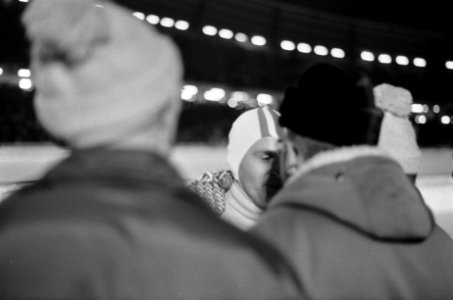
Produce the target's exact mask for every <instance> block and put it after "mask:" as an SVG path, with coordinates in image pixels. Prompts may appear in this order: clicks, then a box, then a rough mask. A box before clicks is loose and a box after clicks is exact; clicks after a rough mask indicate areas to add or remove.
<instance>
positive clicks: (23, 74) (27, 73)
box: [17, 69, 31, 78]
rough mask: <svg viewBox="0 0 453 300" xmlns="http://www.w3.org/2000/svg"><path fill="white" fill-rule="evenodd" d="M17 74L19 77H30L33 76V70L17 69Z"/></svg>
mask: <svg viewBox="0 0 453 300" xmlns="http://www.w3.org/2000/svg"><path fill="white" fill-rule="evenodd" d="M17 75H18V76H19V77H25V78H28V77H30V76H31V71H30V69H19V71H17Z"/></svg>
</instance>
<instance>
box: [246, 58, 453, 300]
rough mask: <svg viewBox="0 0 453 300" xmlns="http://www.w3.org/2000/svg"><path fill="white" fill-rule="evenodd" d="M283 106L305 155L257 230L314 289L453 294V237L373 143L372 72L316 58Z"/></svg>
mask: <svg viewBox="0 0 453 300" xmlns="http://www.w3.org/2000/svg"><path fill="white" fill-rule="evenodd" d="M280 113H281V117H280V124H281V125H282V126H284V127H286V128H287V129H288V137H289V140H290V141H291V142H292V144H293V145H294V147H295V148H296V150H297V154H298V157H300V158H301V161H302V159H305V160H306V161H305V162H303V163H301V164H300V166H299V168H298V170H297V171H296V173H295V174H294V175H292V176H291V177H290V178H289V179H288V181H287V182H286V183H285V186H284V187H283V189H282V190H281V191H280V192H279V193H278V194H277V195H276V196H275V197H274V198H273V199H272V201H271V202H270V203H269V206H268V209H267V210H266V211H265V212H264V213H263V215H262V216H261V218H260V220H259V221H258V222H257V224H256V226H255V227H254V228H253V229H252V231H253V232H257V233H259V234H262V235H263V236H265V237H267V238H268V239H269V240H270V241H272V242H273V243H274V244H275V245H276V246H279V247H280V249H281V250H282V252H284V253H285V254H286V255H287V256H288V257H289V258H290V259H291V260H292V263H293V264H294V266H295V267H296V269H297V271H298V274H299V276H300V278H301V280H302V284H303V285H304V287H305V289H306V291H307V294H308V295H309V297H312V298H313V299H323V300H326V299H380V300H382V299H411V300H413V299H421V300H422V299H451V298H453V243H452V241H451V240H450V239H449V237H448V236H447V235H446V234H445V233H444V232H443V231H441V230H439V228H438V227H437V226H436V225H435V224H434V222H433V217H432V214H431V212H430V210H429V209H428V208H427V207H426V205H425V203H424V202H423V199H422V198H421V196H420V194H419V193H418V191H417V190H416V189H415V187H414V185H413V184H412V183H411V182H410V181H409V180H408V178H407V177H406V175H405V173H404V171H403V170H402V168H401V167H400V165H399V164H398V163H397V162H396V161H394V160H393V159H392V158H391V157H390V156H389V155H388V154H386V152H384V151H383V150H382V149H380V148H378V147H376V145H377V144H378V140H379V133H380V127H381V124H382V119H383V117H384V113H383V112H382V110H379V109H377V108H376V107H375V105H374V98H373V91H372V88H371V86H370V85H369V80H368V79H367V78H366V77H363V76H361V75H360V74H356V73H354V72H349V71H346V70H343V69H340V68H338V67H336V66H333V65H329V64H317V65H315V66H313V67H311V68H309V69H308V70H307V71H306V72H305V73H303V74H302V76H301V78H300V80H299V82H298V85H297V86H296V87H291V88H288V89H287V91H286V93H285V98H284V100H283V102H282V105H281V108H280ZM321 115H322V116H323V117H322V118H321V117H320V116H321Z"/></svg>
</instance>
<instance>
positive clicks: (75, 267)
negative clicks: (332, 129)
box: [0, 150, 301, 300]
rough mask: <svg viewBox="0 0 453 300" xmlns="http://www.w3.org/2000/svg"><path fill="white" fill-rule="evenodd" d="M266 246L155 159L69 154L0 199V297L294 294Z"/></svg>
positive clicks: (282, 265) (285, 269)
mask: <svg viewBox="0 0 453 300" xmlns="http://www.w3.org/2000/svg"><path fill="white" fill-rule="evenodd" d="M299 293H301V290H300V289H299V287H298V284H297V281H296V279H295V276H294V273H293V272H292V271H291V268H290V267H289V266H288V265H287V264H286V262H285V261H284V259H283V258H282V257H281V256H280V255H279V254H278V253H277V252H276V251H275V250H274V249H273V248H272V247H270V246H269V245H268V244H266V243H264V242H262V241H261V240H259V239H256V238H253V237H252V236H250V235H248V234H246V233H244V232H242V231H240V230H237V229H236V228H233V227H232V226H229V225H228V224H226V223H225V222H223V221H221V220H220V219H219V218H218V217H217V216H215V214H213V213H212V212H211V211H210V210H209V209H208V208H207V207H206V206H204V205H203V204H202V201H200V200H199V199H198V198H197V196H196V195H195V194H193V193H192V192H191V191H189V190H188V189H187V188H186V187H185V184H184V182H183V181H182V180H181V179H180V177H179V176H178V175H177V173H176V172H175V170H174V169H173V168H172V167H171V166H170V165H169V164H168V163H167V162H166V160H165V159H163V158H161V157H160V156H157V155H153V154H150V153H143V152H132V151H100V150H87V151H80V152H74V153H73V154H72V155H70V156H69V157H68V158H67V159H66V160H64V161H63V162H61V163H60V164H59V165H57V166H56V167H55V168H53V169H52V170H51V171H50V172H49V173H48V174H47V175H46V176H45V177H44V178H43V179H42V180H41V181H39V182H38V183H36V184H34V185H32V186H29V187H27V188H24V189H23V190H21V191H19V192H17V193H15V194H13V195H12V196H10V197H9V198H8V199H6V200H4V202H2V203H1V204H0V299H121V300H125V299H295V298H299V296H298V295H299Z"/></svg>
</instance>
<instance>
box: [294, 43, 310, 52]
mask: <svg viewBox="0 0 453 300" xmlns="http://www.w3.org/2000/svg"><path fill="white" fill-rule="evenodd" d="M311 50H312V49H311V46H310V44H307V43H299V44H297V51H299V52H300V53H310V52H311Z"/></svg>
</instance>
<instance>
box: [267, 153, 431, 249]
mask: <svg viewBox="0 0 453 300" xmlns="http://www.w3.org/2000/svg"><path fill="white" fill-rule="evenodd" d="M278 206H280V207H283V206H284V207H287V208H288V209H291V210H293V211H294V212H297V211H300V212H303V213H316V214H320V215H323V216H325V217H326V218H329V219H331V220H332V221H334V222H338V223H340V224H343V225H345V226H347V227H350V228H353V229H355V230H357V231H358V232H361V233H363V234H365V235H367V236H369V237H371V238H374V239H379V240H387V241H420V240H423V239H425V238H426V237H428V236H429V234H430V233H431V231H432V229H433V217H432V214H431V212H430V210H429V209H428V208H427V206H426V204H425V203H424V201H423V198H422V197H421V194H420V193H419V192H418V190H417V189H416V188H415V187H414V186H413V184H412V183H410V182H409V180H408V179H407V177H406V175H405V174H404V172H403V170H402V168H401V167H400V166H399V165H398V164H397V163H396V162H395V161H394V160H392V159H390V158H389V157H388V155H386V154H385V153H384V152H382V150H379V149H377V148H373V147H348V148H342V149H336V150H333V151H329V152H323V153H320V154H318V155H316V156H314V157H313V158H312V159H310V160H308V161H307V163H306V164H305V165H303V166H301V169H300V170H298V172H297V173H296V174H295V175H294V176H293V177H291V178H290V180H289V181H288V182H287V183H286V184H285V188H283V189H282V190H281V191H280V192H279V193H278V194H277V195H276V196H275V197H274V198H273V199H272V201H271V203H270V205H269V207H268V208H269V210H271V209H272V208H273V207H278ZM300 218H303V214H302V216H300Z"/></svg>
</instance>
